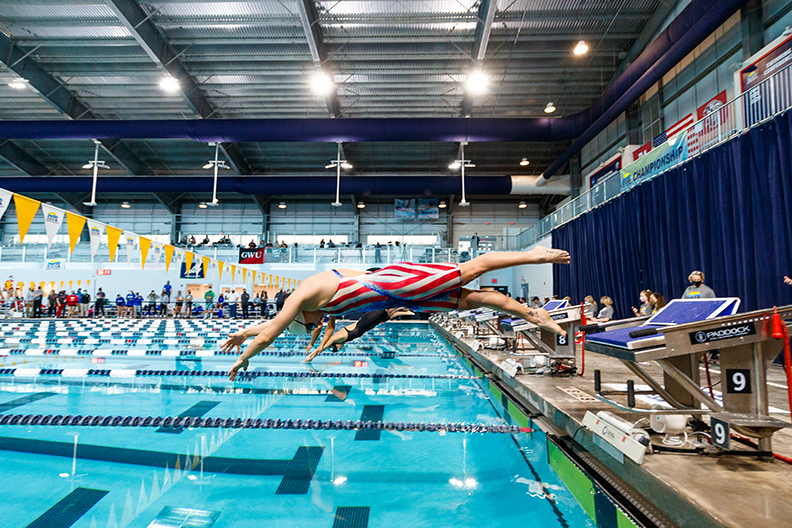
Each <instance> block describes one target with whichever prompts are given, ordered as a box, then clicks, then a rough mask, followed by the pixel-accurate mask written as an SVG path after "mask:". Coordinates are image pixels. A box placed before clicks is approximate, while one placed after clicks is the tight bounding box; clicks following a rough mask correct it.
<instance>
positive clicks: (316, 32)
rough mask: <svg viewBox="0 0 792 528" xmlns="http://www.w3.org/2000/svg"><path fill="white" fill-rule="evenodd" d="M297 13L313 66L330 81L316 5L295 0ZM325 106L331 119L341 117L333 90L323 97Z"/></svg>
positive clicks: (310, 0) (307, 1) (309, 0)
mask: <svg viewBox="0 0 792 528" xmlns="http://www.w3.org/2000/svg"><path fill="white" fill-rule="evenodd" d="M297 11H298V12H299V14H300V23H301V24H302V27H303V31H304V32H305V38H306V39H308V48H309V49H310V50H311V58H312V59H313V61H314V64H315V65H316V66H317V67H318V68H319V69H320V70H321V71H322V72H323V74H324V75H327V76H329V77H330V78H331V79H332V72H330V71H328V70H329V68H328V67H327V66H326V64H327V62H326V61H327V57H326V55H325V52H324V49H323V48H324V41H323V39H322V31H321V29H320V27H319V16H318V14H317V12H316V4H314V2H313V0H297ZM325 102H326V104H327V111H328V112H329V113H330V115H331V116H333V117H341V105H340V104H339V102H338V96H337V95H336V93H335V90H333V91H332V93H331V94H329V95H328V96H327V97H325Z"/></svg>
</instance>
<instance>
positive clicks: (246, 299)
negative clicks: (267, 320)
mask: <svg viewBox="0 0 792 528" xmlns="http://www.w3.org/2000/svg"><path fill="white" fill-rule="evenodd" d="M239 300H240V301H242V319H247V318H248V311H249V310H250V294H248V292H247V290H245V289H242V295H240V296H239Z"/></svg>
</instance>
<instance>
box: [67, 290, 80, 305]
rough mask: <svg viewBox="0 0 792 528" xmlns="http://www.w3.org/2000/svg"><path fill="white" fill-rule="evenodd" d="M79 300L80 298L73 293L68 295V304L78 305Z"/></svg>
mask: <svg viewBox="0 0 792 528" xmlns="http://www.w3.org/2000/svg"><path fill="white" fill-rule="evenodd" d="M79 302H80V298H79V297H77V295H75V294H73V293H72V294H71V295H69V296H68V297H66V304H68V305H69V306H77V304H78V303H79Z"/></svg>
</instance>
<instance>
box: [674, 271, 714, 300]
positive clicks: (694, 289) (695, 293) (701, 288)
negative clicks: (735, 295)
mask: <svg viewBox="0 0 792 528" xmlns="http://www.w3.org/2000/svg"><path fill="white" fill-rule="evenodd" d="M688 280H689V281H690V286H688V287H687V288H686V289H685V292H684V293H683V294H682V298H683V299H714V298H716V297H717V295H715V292H714V291H713V290H712V288H710V287H709V286H707V285H706V284H704V272H703V271H698V270H696V271H694V272H692V273H691V274H690V275H689V276H688Z"/></svg>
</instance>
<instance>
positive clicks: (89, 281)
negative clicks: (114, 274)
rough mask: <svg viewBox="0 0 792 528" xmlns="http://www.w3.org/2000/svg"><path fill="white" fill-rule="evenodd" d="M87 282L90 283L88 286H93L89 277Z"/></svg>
mask: <svg viewBox="0 0 792 528" xmlns="http://www.w3.org/2000/svg"><path fill="white" fill-rule="evenodd" d="M85 282H87V283H88V287H90V286H91V279H88V280H87V281H85Z"/></svg>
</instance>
